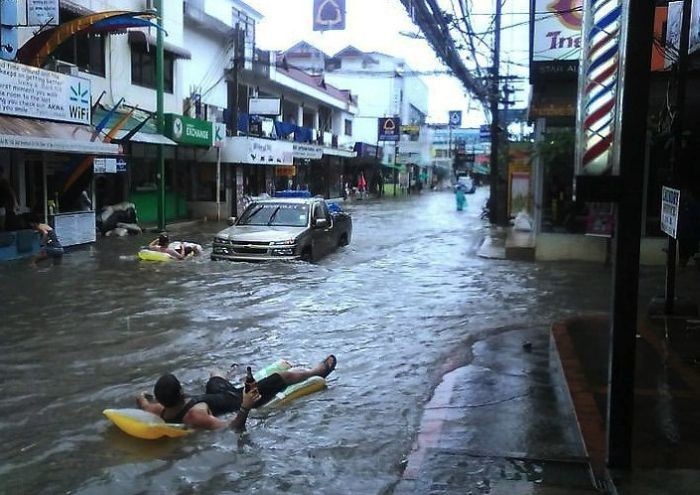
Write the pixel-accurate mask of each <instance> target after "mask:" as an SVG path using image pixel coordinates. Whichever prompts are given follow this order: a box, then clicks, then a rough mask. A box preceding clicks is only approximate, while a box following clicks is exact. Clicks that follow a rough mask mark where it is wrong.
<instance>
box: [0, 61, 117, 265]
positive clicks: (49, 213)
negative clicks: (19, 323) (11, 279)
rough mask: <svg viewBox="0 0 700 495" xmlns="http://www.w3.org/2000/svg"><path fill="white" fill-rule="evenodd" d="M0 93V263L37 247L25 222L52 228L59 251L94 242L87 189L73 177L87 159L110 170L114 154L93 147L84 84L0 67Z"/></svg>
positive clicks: (107, 146) (111, 147) (109, 147)
mask: <svg viewBox="0 0 700 495" xmlns="http://www.w3.org/2000/svg"><path fill="white" fill-rule="evenodd" d="M0 87H2V90H1V92H2V98H3V102H4V104H3V106H2V114H0V164H1V166H2V169H3V171H2V177H0V181H2V196H3V197H2V205H0V207H2V209H3V211H2V213H3V214H2V217H3V218H2V222H1V225H0V227H1V229H0V230H2V231H3V233H2V235H1V236H0V237H1V238H2V239H1V242H0V259H12V258H15V257H23V256H26V255H27V254H31V252H32V251H33V250H35V249H36V248H37V247H38V238H37V236H36V235H35V234H34V233H33V232H32V231H29V230H28V229H29V227H30V225H29V223H30V222H33V221H42V222H44V223H50V224H51V225H53V226H54V228H55V230H56V232H57V234H58V236H59V237H60V239H61V241H62V243H63V245H64V246H73V245H78V244H84V243H88V242H92V241H94V240H95V213H94V210H93V209H92V204H91V203H92V198H91V194H89V195H88V191H91V185H90V184H89V183H85V182H80V181H78V180H76V178H79V176H80V174H79V171H80V170H81V169H88V168H92V166H93V161H94V159H95V158H99V159H103V160H104V159H105V158H106V157H111V158H109V160H110V162H112V161H113V162H114V163H116V158H114V157H116V156H118V155H119V154H120V148H119V146H118V145H116V144H111V143H103V142H101V141H99V140H97V141H96V140H93V138H94V135H95V129H94V128H93V127H92V126H91V124H90V123H91V101H92V98H91V97H92V90H91V85H90V81H89V80H86V79H84V78H81V77H77V76H72V75H67V74H59V73H55V72H51V71H47V70H43V69H39V68H36V67H29V66H27V65H23V64H18V63H15V62H9V61H2V60H0ZM73 189H77V190H78V191H79V193H78V194H77V195H74V196H73V195H69V194H67V193H68V192H70V191H71V190H73ZM83 191H85V192H86V194H85V195H83V194H81V193H82V192H83ZM85 196H87V198H86V197H85Z"/></svg>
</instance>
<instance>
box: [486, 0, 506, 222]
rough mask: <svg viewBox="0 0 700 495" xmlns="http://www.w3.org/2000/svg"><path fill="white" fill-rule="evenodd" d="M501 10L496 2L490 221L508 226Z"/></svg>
mask: <svg viewBox="0 0 700 495" xmlns="http://www.w3.org/2000/svg"><path fill="white" fill-rule="evenodd" d="M501 8H502V0H496V15H495V17H494V27H493V66H492V67H491V89H490V91H489V93H490V94H489V98H490V107H491V208H490V211H489V221H490V222H491V223H492V224H497V225H506V223H507V222H506V205H505V204H503V196H504V195H503V194H502V191H501V189H502V186H501V174H500V170H499V157H498V152H499V147H498V144H499V139H500V130H499V120H500V119H499V114H498V103H499V100H500V87H499V81H500V64H501Z"/></svg>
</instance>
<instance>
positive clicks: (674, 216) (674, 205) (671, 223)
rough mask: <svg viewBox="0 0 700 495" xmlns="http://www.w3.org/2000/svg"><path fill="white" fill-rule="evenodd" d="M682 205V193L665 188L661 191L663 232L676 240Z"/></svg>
mask: <svg viewBox="0 0 700 495" xmlns="http://www.w3.org/2000/svg"><path fill="white" fill-rule="evenodd" d="M680 205H681V192H680V191H679V190H678V189H673V188H671V187H666V186H664V187H663V188H662V189H661V230H663V231H664V232H666V233H667V234H668V235H670V236H671V237H673V238H674V239H675V238H676V235H677V233H678V210H679V208H680Z"/></svg>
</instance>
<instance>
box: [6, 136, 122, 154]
mask: <svg viewBox="0 0 700 495" xmlns="http://www.w3.org/2000/svg"><path fill="white" fill-rule="evenodd" d="M0 148H15V149H25V150H37V151H55V152H57V153H84V154H90V155H116V154H117V153H119V146H118V145H116V144H111V143H102V142H99V141H95V142H92V141H80V140H77V139H62V138H53V137H34V136H16V135H10V134H0Z"/></svg>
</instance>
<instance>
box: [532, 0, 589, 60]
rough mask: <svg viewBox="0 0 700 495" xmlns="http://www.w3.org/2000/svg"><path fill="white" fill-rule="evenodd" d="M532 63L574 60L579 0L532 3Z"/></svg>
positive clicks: (578, 46) (578, 49)
mask: <svg viewBox="0 0 700 495" xmlns="http://www.w3.org/2000/svg"><path fill="white" fill-rule="evenodd" d="M534 3H535V13H534V19H533V34H532V61H533V62H551V61H553V60H578V59H579V55H580V53H581V24H582V20H583V11H582V8H581V6H582V3H583V2H582V0H535V2H534Z"/></svg>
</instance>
